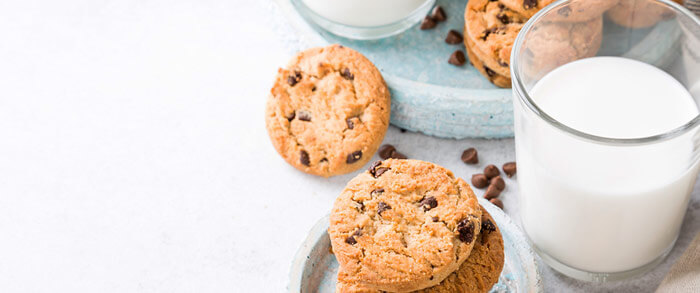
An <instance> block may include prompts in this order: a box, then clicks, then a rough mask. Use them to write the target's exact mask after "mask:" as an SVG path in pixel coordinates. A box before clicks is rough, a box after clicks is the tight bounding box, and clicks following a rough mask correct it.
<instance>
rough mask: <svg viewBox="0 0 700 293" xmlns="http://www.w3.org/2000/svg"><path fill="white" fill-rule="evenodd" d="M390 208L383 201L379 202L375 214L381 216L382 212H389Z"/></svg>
mask: <svg viewBox="0 0 700 293" xmlns="http://www.w3.org/2000/svg"><path fill="white" fill-rule="evenodd" d="M390 209H391V206H390V205H388V204H386V203H384V202H383V201H380V202H379V204H378V205H377V214H379V215H381V214H382V212H383V211H386V210H390Z"/></svg>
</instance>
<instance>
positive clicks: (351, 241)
mask: <svg viewBox="0 0 700 293" xmlns="http://www.w3.org/2000/svg"><path fill="white" fill-rule="evenodd" d="M345 243H347V244H350V245H355V244H357V240H355V237H354V236H352V235H350V236H348V238H345Z"/></svg>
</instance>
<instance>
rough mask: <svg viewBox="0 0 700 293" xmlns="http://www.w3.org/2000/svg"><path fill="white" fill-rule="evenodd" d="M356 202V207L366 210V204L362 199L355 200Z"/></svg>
mask: <svg viewBox="0 0 700 293" xmlns="http://www.w3.org/2000/svg"><path fill="white" fill-rule="evenodd" d="M354 202H355V203H356V204H357V206H356V208H357V209H358V210H360V211H364V210H365V204H364V203H362V202H361V201H356V200H354Z"/></svg>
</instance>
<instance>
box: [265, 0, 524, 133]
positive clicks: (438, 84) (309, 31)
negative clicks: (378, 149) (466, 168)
mask: <svg viewBox="0 0 700 293" xmlns="http://www.w3.org/2000/svg"><path fill="white" fill-rule="evenodd" d="M437 4H438V5H441V6H442V7H443V8H444V9H445V12H446V14H447V21H445V22H442V23H439V24H438V25H437V27H435V28H434V29H432V30H425V31H423V30H420V29H419V28H418V25H415V26H413V27H412V28H410V29H408V30H407V31H405V32H403V33H401V34H398V35H396V36H393V37H388V38H385V39H381V40H372V41H358V40H350V39H346V38H343V37H339V36H336V35H333V34H331V33H329V32H327V31H325V30H323V29H322V28H320V27H318V26H317V25H316V24H315V23H313V22H312V21H310V20H308V19H307V18H305V17H304V16H303V15H302V14H300V13H299V12H298V11H297V10H296V8H295V7H294V4H293V3H292V2H291V1H290V0H277V5H278V8H279V9H280V11H281V12H282V14H283V15H284V16H285V17H286V18H287V20H288V23H289V25H290V26H291V27H292V29H293V31H294V33H295V37H296V38H297V42H298V43H299V44H298V45H299V46H300V47H302V48H308V47H315V46H324V45H327V44H333V43H339V44H343V45H345V46H348V47H350V48H353V49H355V50H358V51H359V52H361V53H362V54H364V55H365V56H367V58H369V59H370V60H372V62H374V64H375V65H377V67H378V68H379V69H380V70H381V72H382V75H383V76H384V79H385V80H386V82H387V84H388V86H389V89H390V90H391V123H392V124H393V125H395V126H397V127H400V128H403V129H406V130H410V131H419V132H422V133H425V134H429V135H434V136H438V137H446V138H465V137H486V138H499V137H511V136H513V105H512V103H511V90H510V89H501V88H498V87H496V86H494V85H492V84H491V83H490V82H489V81H488V80H486V79H485V78H484V77H483V76H481V75H480V74H479V72H478V71H477V70H476V69H475V68H473V67H472V66H471V65H469V64H468V63H467V64H465V65H464V66H462V67H456V66H453V65H450V64H448V63H447V59H449V56H450V55H451V54H452V52H454V51H455V50H458V49H459V50H462V51H463V52H465V53H466V51H465V50H464V45H462V44H459V45H449V44H447V43H445V41H444V39H445V36H446V35H447V32H448V31H449V30H450V29H455V30H457V31H460V32H462V30H463V27H464V8H465V7H466V4H467V0H458V1H442V0H438V1H437Z"/></svg>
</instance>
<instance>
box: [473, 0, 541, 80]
mask: <svg viewBox="0 0 700 293" xmlns="http://www.w3.org/2000/svg"><path fill="white" fill-rule="evenodd" d="M464 21H465V23H464V26H465V28H464V31H465V35H466V36H465V38H464V39H465V41H464V42H465V46H470V45H471V47H472V49H471V51H472V52H474V53H475V54H476V55H477V56H478V57H479V59H480V60H481V61H482V62H483V63H484V65H485V66H487V67H488V68H490V69H491V70H492V71H493V72H495V73H497V74H499V75H501V76H508V77H510V67H509V64H510V52H511V50H512V48H513V43H514V42H515V37H516V36H517V35H518V32H520V29H521V28H522V27H523V24H524V23H525V22H526V21H527V18H526V17H524V16H522V15H521V14H519V13H518V12H516V11H513V10H511V9H508V8H507V7H506V6H504V5H503V4H502V3H500V2H498V1H489V0H470V1H469V2H468V3H467V7H466V10H465V15H464ZM467 42H470V43H471V44H467Z"/></svg>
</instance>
